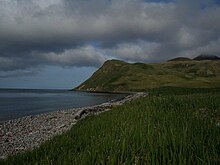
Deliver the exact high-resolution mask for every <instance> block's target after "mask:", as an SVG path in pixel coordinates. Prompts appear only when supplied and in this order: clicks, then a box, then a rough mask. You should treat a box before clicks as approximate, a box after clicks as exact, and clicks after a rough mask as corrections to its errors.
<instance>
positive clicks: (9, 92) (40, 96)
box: [0, 89, 125, 122]
mask: <svg viewBox="0 0 220 165" xmlns="http://www.w3.org/2000/svg"><path fill="white" fill-rule="evenodd" d="M124 96H125V94H111V93H88V92H79V91H68V90H52V89H0V121H1V122H2V121H6V120H11V119H16V118H20V117H23V116H29V115H36V114H43V113H47V112H53V111H58V110H68V109H72V108H79V107H86V106H93V105H97V104H101V103H104V102H108V101H111V100H115V99H120V98H122V97H124Z"/></svg>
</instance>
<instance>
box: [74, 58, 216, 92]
mask: <svg viewBox="0 0 220 165" xmlns="http://www.w3.org/2000/svg"><path fill="white" fill-rule="evenodd" d="M180 59H181V58H180ZM178 60H179V59H177V61H175V60H174V61H172V62H161V63H148V64H145V63H126V62H124V61H119V60H109V61H106V62H105V63H104V64H103V65H102V67H101V68H99V69H98V70H97V71H96V72H95V73H94V74H93V75H92V76H91V77H90V78H89V79H88V80H86V81H85V82H83V83H82V84H81V85H79V86H78V87H76V88H75V90H80V91H93V92H126V91H145V90H147V89H149V88H158V87H167V86H169V87H170V86H171V87H187V88H211V87H220V60H204V61H196V60H188V61H178Z"/></svg>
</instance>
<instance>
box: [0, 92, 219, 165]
mask: <svg viewBox="0 0 220 165" xmlns="http://www.w3.org/2000/svg"><path fill="white" fill-rule="evenodd" d="M170 91H171V90H170V89H159V90H154V91H152V92H151V95H150V96H149V97H147V98H142V99H138V100H134V101H132V102H130V103H127V104H125V105H123V106H120V107H115V108H113V110H112V111H108V112H106V113H103V114H100V115H98V116H91V117H87V118H86V119H84V120H82V121H80V122H78V123H77V124H76V125H75V126H73V128H72V129H71V130H70V131H68V132H67V133H65V134H63V135H60V136H57V137H55V138H53V139H52V140H50V141H48V142H46V143H44V144H43V145H41V146H40V147H39V148H37V149H35V150H33V151H32V152H26V153H24V154H19V155H17V156H13V157H9V158H8V159H7V160H6V161H4V162H1V161H0V164H76V165H79V164H174V165H176V164H220V126H217V123H220V116H219V113H220V89H212V90H211V89H209V90H206V89H196V90H183V89H172V91H175V92H171V93H170ZM158 93H160V95H159V94H158Z"/></svg>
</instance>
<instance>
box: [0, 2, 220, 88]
mask: <svg viewBox="0 0 220 165" xmlns="http://www.w3.org/2000/svg"><path fill="white" fill-rule="evenodd" d="M219 16H220V1H219V0H170V1H169V0H161V1H160V0H145V1H144V0H47V1H45V0H0V87H1V88H4V87H8V88H11V87H13V88H64V89H70V88H72V87H74V86H77V85H79V84H80V83H81V82H82V81H84V80H85V79H87V78H88V77H90V76H91V74H92V73H93V72H94V71H95V70H96V69H97V68H98V67H100V66H101V65H102V64H103V62H104V61H106V60H108V59H113V58H116V59H121V60H125V61H129V62H158V61H164V60H167V59H170V58H173V57H177V56H185V57H195V56H197V55H199V54H201V53H209V54H216V55H219V54H220V17H219Z"/></svg>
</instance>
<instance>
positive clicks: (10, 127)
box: [0, 92, 147, 159]
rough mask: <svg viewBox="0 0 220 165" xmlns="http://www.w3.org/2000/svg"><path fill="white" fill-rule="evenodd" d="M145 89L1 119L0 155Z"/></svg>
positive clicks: (56, 132)
mask: <svg viewBox="0 0 220 165" xmlns="http://www.w3.org/2000/svg"><path fill="white" fill-rule="evenodd" d="M145 96H147V93H143V92H139V93H133V94H130V95H127V96H125V97H124V98H121V99H118V100H113V101H109V102H106V103H102V104H99V105H95V106H89V107H83V108H74V109H69V110H62V111H55V112H49V113H44V114H39V115H31V116H25V117H22V118H18V119H14V120H8V121H3V122H2V123H0V137H1V138H0V159H5V158H7V156H9V155H14V154H16V153H20V152H24V151H27V150H32V149H34V148H36V147H38V146H39V145H40V144H41V143H42V142H45V141H47V140H49V139H51V138H52V137H54V136H56V135H59V134H62V133H63V132H66V131H67V130H69V129H70V128H71V127H72V126H73V125H74V124H76V123H77V121H79V120H80V119H82V118H84V117H86V116H88V115H92V114H99V113H102V112H105V111H108V110H110V109H111V108H112V107H113V106H117V105H122V104H124V103H125V102H128V101H131V100H133V99H136V98H139V97H145Z"/></svg>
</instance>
